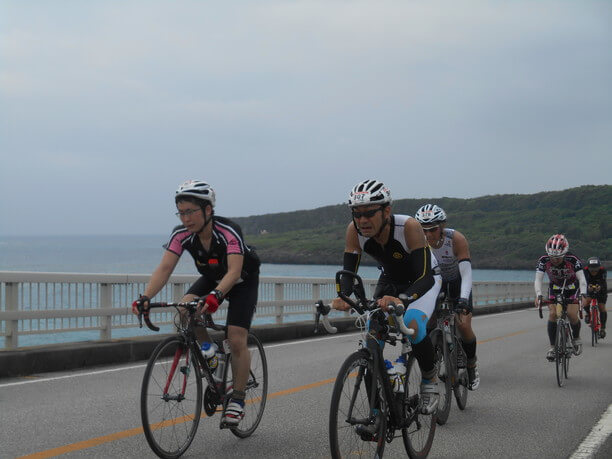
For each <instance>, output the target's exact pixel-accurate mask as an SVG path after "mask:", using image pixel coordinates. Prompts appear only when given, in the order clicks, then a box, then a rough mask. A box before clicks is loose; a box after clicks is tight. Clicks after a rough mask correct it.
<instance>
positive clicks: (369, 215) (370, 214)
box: [352, 207, 383, 220]
mask: <svg viewBox="0 0 612 459" xmlns="http://www.w3.org/2000/svg"><path fill="white" fill-rule="evenodd" d="M381 210H383V208H382V207H378V208H377V209H370V210H364V211H363V212H357V211H355V210H353V211H352V213H353V218H354V219H355V220H359V219H360V218H361V217H365V218H372V217H373V216H374V215H376V212H378V211H381Z"/></svg>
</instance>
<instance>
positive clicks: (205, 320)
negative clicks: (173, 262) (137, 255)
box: [138, 298, 268, 459]
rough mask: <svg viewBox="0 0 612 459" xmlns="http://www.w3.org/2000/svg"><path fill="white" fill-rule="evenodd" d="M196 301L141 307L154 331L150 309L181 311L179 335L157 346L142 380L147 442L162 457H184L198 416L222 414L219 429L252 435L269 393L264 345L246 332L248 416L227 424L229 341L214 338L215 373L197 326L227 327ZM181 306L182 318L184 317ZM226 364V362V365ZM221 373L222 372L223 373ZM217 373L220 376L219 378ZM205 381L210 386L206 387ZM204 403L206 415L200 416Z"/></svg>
mask: <svg viewBox="0 0 612 459" xmlns="http://www.w3.org/2000/svg"><path fill="white" fill-rule="evenodd" d="M197 306H198V299H197V298H196V299H194V300H193V301H191V302H187V303H150V308H149V309H147V310H143V309H142V306H140V307H139V315H138V318H139V322H140V326H141V327H142V319H143V318H144V321H145V323H146V325H147V327H149V328H150V329H151V330H153V331H159V327H157V326H155V325H153V323H152V322H151V319H150V309H154V308H168V307H173V308H175V309H176V310H177V312H178V314H176V316H175V325H176V327H177V330H178V333H177V334H176V335H173V336H169V337H168V338H166V339H164V340H163V341H162V342H161V343H159V344H158V345H157V347H156V348H155V350H154V351H153V353H152V354H151V357H150V358H149V361H148V363H147V367H146V370H145V373H144V377H143V380H142V389H141V394H140V414H141V418H142V426H143V429H144V434H145V437H146V439H147V442H148V443H149V446H150V447H151V449H152V450H153V452H155V454H157V455H158V456H159V457H162V458H168V459H169V458H177V457H179V456H181V455H182V454H183V453H184V452H185V451H186V450H187V448H189V445H190V444H191V442H192V441H193V439H194V437H195V434H196V431H197V430H198V425H199V423H200V419H202V418H205V417H206V416H208V417H212V416H213V415H214V414H215V413H217V412H220V413H221V420H220V422H219V427H220V428H221V429H225V428H229V429H230V431H231V432H232V433H233V434H234V435H236V436H237V437H240V438H246V437H248V436H250V435H251V434H252V433H253V432H254V431H255V429H256V428H257V426H258V425H259V423H260V421H261V418H262V416H263V412H264V408H265V406H266V400H267V395H268V366H267V361H266V354H265V352H264V348H263V346H262V344H261V342H260V341H259V339H258V338H257V336H255V335H254V334H253V333H250V332H249V334H248V338H247V346H248V349H249V353H250V355H251V366H250V370H249V378H248V382H247V386H246V390H245V393H246V397H245V406H244V409H245V415H244V418H243V419H242V420H241V422H240V423H239V424H238V425H231V426H230V425H227V424H225V423H224V422H223V416H222V414H223V412H224V411H225V408H226V406H227V403H228V402H229V399H230V395H231V390H232V371H231V362H232V354H231V352H230V347H229V342H228V340H227V339H224V340H222V341H221V340H215V342H216V343H217V345H218V348H219V350H220V354H219V357H220V358H218V359H217V360H218V362H219V363H218V365H219V367H218V369H217V373H215V370H214V369H212V368H211V367H210V365H209V360H208V359H206V358H204V356H203V355H202V352H201V350H200V343H199V342H198V340H197V338H196V335H195V331H194V327H199V326H202V327H206V328H207V329H211V330H215V331H217V332H223V333H222V335H223V336H226V334H227V328H226V326H225V325H218V324H216V323H214V321H213V319H212V317H211V316H210V315H209V314H205V315H204V316H202V315H200V314H198V313H197ZM181 310H182V311H183V314H182V315H183V317H184V318H183V319H182V320H181V313H180V312H181ZM223 363H225V364H223ZM219 373H221V376H220V377H219ZM215 374H216V376H217V379H215ZM204 383H206V384H207V386H206V389H205V390H203V386H204ZM202 407H204V412H205V414H202Z"/></svg>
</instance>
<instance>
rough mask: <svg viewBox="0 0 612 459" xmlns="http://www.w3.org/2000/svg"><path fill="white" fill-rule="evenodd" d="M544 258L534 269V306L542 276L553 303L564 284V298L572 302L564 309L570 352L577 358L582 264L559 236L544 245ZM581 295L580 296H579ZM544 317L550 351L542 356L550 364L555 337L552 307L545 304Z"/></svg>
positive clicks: (540, 286) (583, 289)
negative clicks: (570, 337)
mask: <svg viewBox="0 0 612 459" xmlns="http://www.w3.org/2000/svg"><path fill="white" fill-rule="evenodd" d="M545 247H546V255H544V256H543V257H540V259H539V260H538V265H537V267H536V275H535V293H536V299H535V306H536V308H537V307H539V306H540V298H542V279H543V278H544V273H546V274H547V275H548V279H549V280H550V285H549V287H548V295H547V298H548V299H549V300H551V301H553V302H554V299H555V297H556V295H557V293H560V292H561V288H562V287H563V283H564V282H565V292H564V294H565V297H566V298H567V299H568V300H570V301H573V302H574V303H570V304H568V306H567V315H568V317H569V321H570V324H571V327H572V334H573V335H574V353H575V354H576V355H579V354H580V353H581V352H582V341H581V340H580V319H579V318H578V309H579V307H578V304H577V302H578V294H579V293H583V292H586V280H585V278H584V271H583V270H582V263H581V262H580V260H579V259H578V257H576V256H575V255H572V254H571V253H569V252H568V251H569V242H568V240H567V239H566V238H565V236H564V235H563V234H554V235H552V236H551V237H550V238H549V239H548V242H546V246H545ZM583 295H584V293H583ZM548 308H549V314H548V324H547V330H548V339H549V341H550V346H551V348H550V349H549V350H548V353H547V354H546V358H547V359H548V360H550V361H553V360H555V347H554V346H555V336H556V334H557V312H556V309H555V307H554V304H549V306H548Z"/></svg>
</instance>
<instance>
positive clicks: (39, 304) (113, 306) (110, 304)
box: [0, 271, 534, 349]
mask: <svg viewBox="0 0 612 459" xmlns="http://www.w3.org/2000/svg"><path fill="white" fill-rule="evenodd" d="M149 278H150V276H149V275H144V274H142V275H139V274H80V273H78V274H77V273H42V272H12V271H0V337H4V348H6V349H15V348H18V347H19V346H20V343H19V337H20V336H28V335H41V334H45V335H47V334H55V333H67V332H85V331H89V332H91V331H98V332H99V335H98V339H99V340H110V339H112V338H113V330H120V329H135V328H136V327H137V326H138V321H137V318H136V317H135V316H134V315H133V314H132V313H131V303H132V301H133V300H134V299H135V298H137V297H138V294H139V293H140V292H142V291H144V288H145V285H146V283H147V282H148V281H149ZM198 278H199V276H197V275H173V276H171V277H170V280H169V282H168V284H167V285H166V286H165V287H164V289H163V290H162V291H161V292H160V293H159V294H158V295H157V296H156V298H155V300H156V301H178V300H180V299H181V297H182V296H183V295H184V293H185V292H186V291H187V290H188V289H189V286H190V285H191V284H192V283H193V282H195V281H196V280H197V279H198ZM364 283H365V286H366V289H367V290H368V291H367V293H368V294H369V295H371V294H372V292H373V289H374V286H375V284H376V280H364ZM533 295H534V293H533V283H531V282H475V283H474V287H473V297H474V304H475V307H478V306H481V305H486V304H500V303H515V302H524V301H530V300H532V299H533ZM335 296H336V293H335V281H334V280H333V279H331V278H297V277H262V278H260V286H259V298H258V304H257V311H256V313H255V317H254V321H253V324H254V325H257V324H264V323H267V324H270V323H275V324H284V323H289V322H296V321H299V320H311V319H312V318H314V307H313V305H314V302H315V301H316V300H319V299H323V300H324V301H331V299H332V298H334V297H335ZM159 311H160V312H156V313H155V314H154V315H153V317H152V320H153V321H154V323H156V324H159V325H166V326H167V328H168V331H169V330H170V329H171V327H172V325H173V324H174V316H175V311H174V309H169V310H159ZM336 314H338V315H339V316H342V315H344V314H343V313H338V312H336ZM226 315H227V303H223V304H222V305H221V307H220V308H219V310H218V311H217V312H216V313H215V314H214V318H215V320H220V321H224V320H225V317H226ZM0 339H1V338H0ZM0 344H1V341H0Z"/></svg>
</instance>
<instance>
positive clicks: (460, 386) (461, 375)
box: [453, 336, 469, 411]
mask: <svg viewBox="0 0 612 459" xmlns="http://www.w3.org/2000/svg"><path fill="white" fill-rule="evenodd" d="M455 349H456V351H455V353H454V356H455V361H454V363H453V367H454V368H455V370H456V371H454V372H453V375H454V379H453V392H454V393H455V400H456V401H457V406H458V407H459V409H460V410H462V411H463V410H465V406H466V405H467V398H468V384H469V377H468V372H467V367H466V362H467V356H466V355H465V351H464V350H463V346H462V345H461V340H460V339H459V337H457V336H455ZM460 360H461V362H462V367H461V368H459V361H460Z"/></svg>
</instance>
